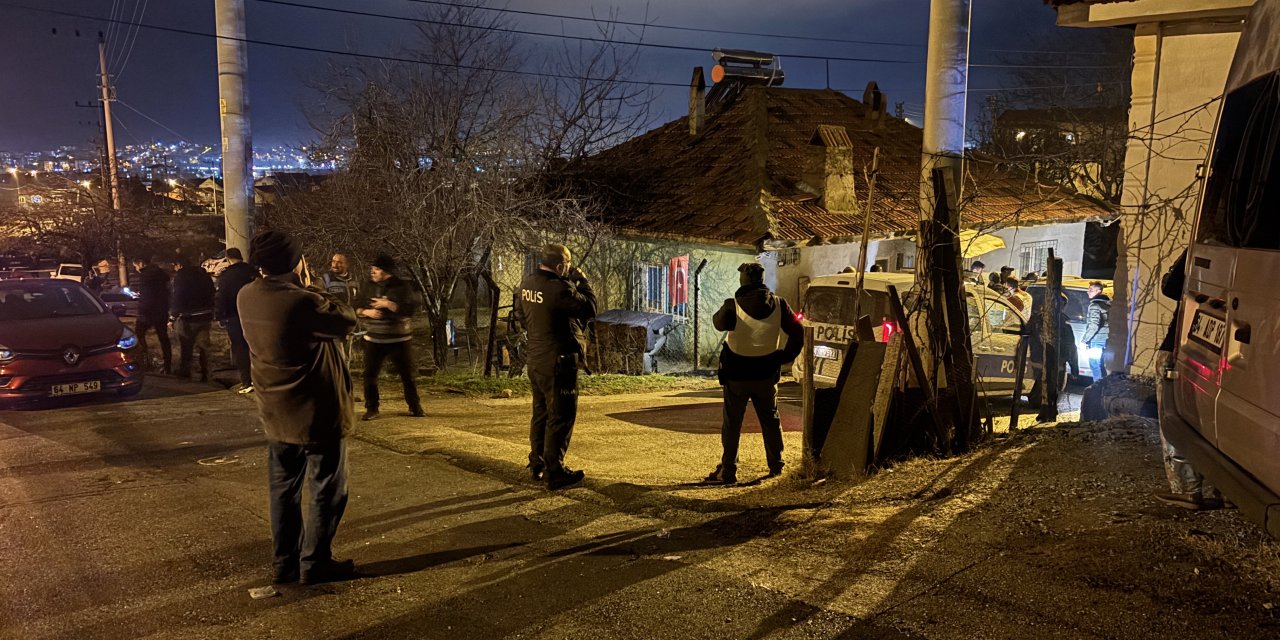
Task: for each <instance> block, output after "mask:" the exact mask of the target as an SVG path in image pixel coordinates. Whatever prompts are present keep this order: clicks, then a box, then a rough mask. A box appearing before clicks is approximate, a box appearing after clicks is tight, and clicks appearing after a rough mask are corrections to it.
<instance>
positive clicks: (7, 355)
mask: <svg viewBox="0 0 1280 640" xmlns="http://www.w3.org/2000/svg"><path fill="white" fill-rule="evenodd" d="M134 340H135V341H136V340H137V338H134ZM13 357H14V356H13V349H10V348H9V347H6V346H4V345H2V344H0V364H8V363H10V362H13Z"/></svg>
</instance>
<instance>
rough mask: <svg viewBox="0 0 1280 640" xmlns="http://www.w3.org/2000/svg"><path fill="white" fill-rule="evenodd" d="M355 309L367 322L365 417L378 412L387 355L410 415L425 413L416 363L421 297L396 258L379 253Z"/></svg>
mask: <svg viewBox="0 0 1280 640" xmlns="http://www.w3.org/2000/svg"><path fill="white" fill-rule="evenodd" d="M356 307H357V310H356V313H357V314H358V315H359V316H360V318H361V320H362V321H363V322H364V328H365V335H364V346H365V351H364V417H363V418H361V419H362V420H374V419H377V417H378V415H379V407H380V403H379V397H378V374H379V373H381V372H382V365H383V363H384V362H386V361H387V360H388V359H390V360H391V365H392V366H393V367H395V369H396V373H397V374H399V376H400V383H401V385H402V386H403V387H404V401H405V403H407V404H408V405H409V415H411V416H414V417H418V418H420V417H422V416H424V415H426V414H425V413H423V411H422V402H421V401H420V400H419V399H418V384H417V381H416V379H415V375H416V373H417V371H416V369H417V367H415V366H414V364H413V351H412V348H411V346H412V340H413V313H414V311H415V310H416V309H417V307H418V297H417V295H415V294H414V291H413V287H411V286H410V285H409V283H408V282H405V281H404V280H401V279H400V278H398V277H397V276H396V261H395V260H394V259H392V257H391V256H389V255H386V254H380V255H378V256H376V257H375V258H374V259H373V266H371V267H370V268H369V280H368V281H367V282H365V283H364V286H363V287H362V288H361V291H360V295H359V296H358V297H357V302H356Z"/></svg>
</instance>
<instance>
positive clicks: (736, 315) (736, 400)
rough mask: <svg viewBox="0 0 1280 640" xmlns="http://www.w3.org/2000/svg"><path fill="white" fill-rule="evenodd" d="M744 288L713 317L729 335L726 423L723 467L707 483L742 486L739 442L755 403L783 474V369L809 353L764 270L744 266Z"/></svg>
mask: <svg viewBox="0 0 1280 640" xmlns="http://www.w3.org/2000/svg"><path fill="white" fill-rule="evenodd" d="M738 281H739V284H741V285H742V286H741V287H739V288H738V290H737V292H735V293H734V297H733V298H730V299H728V300H725V301H724V304H723V305H722V306H721V307H720V310H719V311H717V312H716V315H715V316H714V317H713V318H712V323H713V324H714V325H715V327H716V329H718V330H720V331H727V332H729V333H728V335H727V336H726V338H725V343H724V348H723V349H721V351H720V371H719V377H720V384H721V385H723V386H724V422H723V423H722V424H721V426H720V442H721V445H722V446H723V447H724V452H723V454H722V455H721V457H720V464H718V465H716V468H715V471H712V472H711V475H709V476H707V478H706V481H707V482H712V483H716V484H735V483H737V482H738V440H739V439H740V438H741V435H742V418H743V417H744V416H745V415H746V412H747V402H748V401H750V402H751V404H752V405H753V406H755V409H756V418H757V419H759V421H760V433H761V435H762V436H763V437H764V456H765V462H766V463H767V464H768V465H769V475H770V476H776V475H778V474H780V473H782V421H781V420H780V419H779V417H778V378H779V377H780V376H781V374H782V365H783V364H784V363H786V362H790V361H792V360H795V359H796V356H798V355H800V351H801V349H803V348H804V328H803V327H802V326H801V325H800V321H799V320H797V319H796V316H795V314H793V313H792V312H791V308H790V307H789V306H788V305H787V301H786V300H785V299H783V298H781V297H779V296H776V295H774V294H773V292H772V291H769V287H768V286H767V285H765V283H764V267H762V266H760V265H759V264H758V263H755V262H747V263H743V264H742V266H740V267H738Z"/></svg>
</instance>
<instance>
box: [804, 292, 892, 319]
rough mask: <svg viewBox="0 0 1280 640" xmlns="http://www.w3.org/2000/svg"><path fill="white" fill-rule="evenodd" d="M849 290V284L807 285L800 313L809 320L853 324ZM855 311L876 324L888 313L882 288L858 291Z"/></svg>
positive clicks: (886, 298) (885, 296) (886, 295)
mask: <svg viewBox="0 0 1280 640" xmlns="http://www.w3.org/2000/svg"><path fill="white" fill-rule="evenodd" d="M853 294H854V289H853V288H851V287H809V288H808V290H807V291H806V292H805V298H804V307H803V310H804V317H805V319H807V320H808V321H810V322H817V323H821V324H838V325H846V326H853V325H854V321H855V318H854V315H853ZM858 307H859V308H858V313H861V314H862V315H864V316H870V317H871V325H872V326H879V325H880V324H881V323H883V322H884V321H885V319H887V318H888V316H889V296H888V294H886V293H884V292H882V291H869V290H866V289H864V290H863V291H862V304H860V305H858Z"/></svg>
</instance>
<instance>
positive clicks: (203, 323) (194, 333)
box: [173, 314, 213, 380]
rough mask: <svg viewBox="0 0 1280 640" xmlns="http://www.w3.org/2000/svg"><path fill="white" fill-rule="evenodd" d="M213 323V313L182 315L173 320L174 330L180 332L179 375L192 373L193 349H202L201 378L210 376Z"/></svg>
mask: <svg viewBox="0 0 1280 640" xmlns="http://www.w3.org/2000/svg"><path fill="white" fill-rule="evenodd" d="M212 325H213V316H212V315H208V314H206V315H199V316H182V317H179V318H178V319H176V320H174V321H173V330H174V331H176V332H177V334H178V375H180V376H182V377H187V376H190V375H191V356H192V351H194V350H196V349H199V350H200V379H201V380H207V379H208V378H209V346H210V345H209V330H210V328H212Z"/></svg>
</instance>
